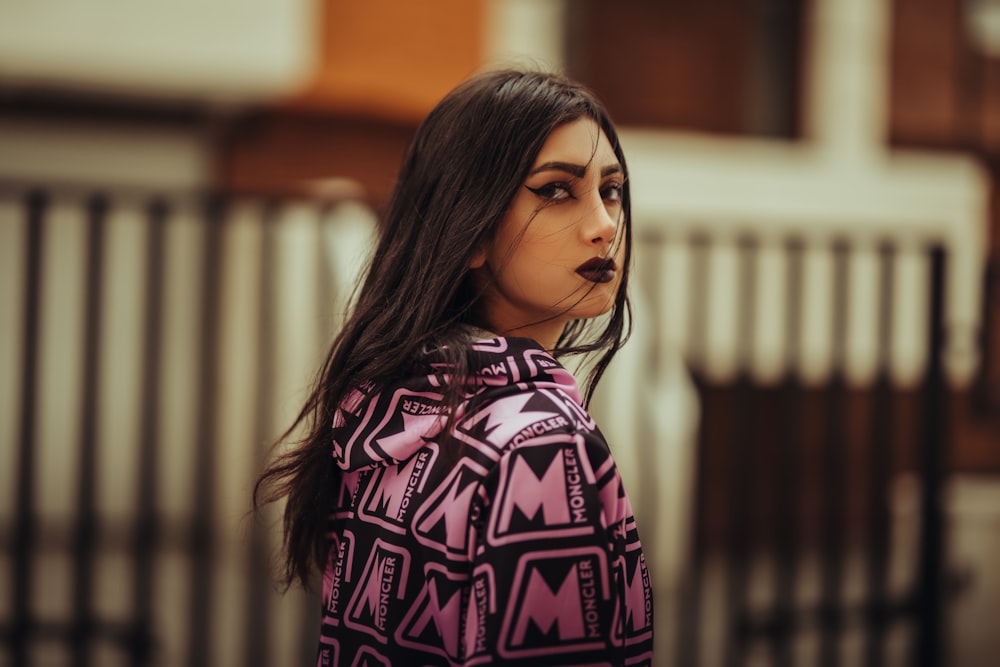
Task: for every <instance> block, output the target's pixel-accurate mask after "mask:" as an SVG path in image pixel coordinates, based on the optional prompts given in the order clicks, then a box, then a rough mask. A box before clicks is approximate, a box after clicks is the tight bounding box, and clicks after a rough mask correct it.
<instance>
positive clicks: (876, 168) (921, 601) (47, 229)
mask: <svg viewBox="0 0 1000 667" xmlns="http://www.w3.org/2000/svg"><path fill="white" fill-rule="evenodd" d="M498 64H522V65H524V64H530V65H537V66H541V67H546V68H552V69H557V70H561V71H564V72H567V73H569V74H570V75H572V76H574V77H576V78H578V79H580V80H582V81H583V82H585V83H586V84H588V85H589V86H591V87H592V88H593V89H594V90H595V91H597V93H598V94H599V96H600V97H601V98H602V99H603V100H604V101H605V102H606V104H607V106H608V107H609V108H610V110H611V113H612V115H613V117H614V118H615V119H616V122H617V123H618V125H619V127H620V128H621V131H622V132H621V133H622V140H623V143H624V145H625V150H626V155H627V157H628V160H629V167H630V170H631V181H632V192H633V200H634V226H635V233H636V256H637V259H636V264H635V272H634V274H633V275H635V276H636V278H635V280H634V290H633V296H634V299H635V301H636V304H637V307H636V318H635V335H634V337H633V340H632V342H631V343H630V345H629V346H627V347H626V350H625V351H624V352H623V353H622V354H621V355H620V357H619V358H618V360H616V363H615V365H614V366H613V368H612V369H611V370H610V371H609V375H608V377H607V379H606V380H605V382H604V384H603V385H602V388H601V391H600V392H599V396H598V397H597V399H596V404H595V406H594V412H595V413H596V415H597V416H598V421H599V422H600V423H601V424H602V426H603V427H604V430H605V431H606V433H607V435H608V437H609V440H610V441H611V442H612V447H613V450H614V452H615V455H616V458H617V460H618V462H619V465H620V467H621V470H622V474H623V476H624V477H625V481H626V486H627V488H628V489H629V493H630V496H631V497H632V500H633V504H634V506H635V508H636V513H637V517H638V520H639V526H640V530H641V534H642V538H643V542H644V544H645V547H646V550H647V558H648V560H649V564H650V568H651V576H652V581H653V584H654V587H655V590H656V601H657V609H656V611H657V615H656V637H657V657H656V664H657V665H664V666H666V665H824V666H827V665H962V666H969V667H980V666H983V665H989V664H996V662H995V661H996V660H997V658H996V656H997V655H1000V634H998V633H997V632H996V621H995V618H996V617H997V616H998V614H1000V572H998V568H997V564H998V563H1000V274H998V271H1000V207H998V205H997V201H998V198H997V195H998V186H1000V1H998V0H656V1H654V0H624V1H622V2H616V3H608V2H597V1H594V0H423V1H421V2H412V1H411V0H367V1H366V2H350V3H349V2H344V1H343V0H252V1H251V2H246V1H245V0H243V1H237V0H212V1H205V0H175V1H174V2H171V3H134V2H126V1H125V0H91V1H90V2H87V3H76V2H68V1H67V0H50V1H49V2H33V3H25V2H5V3H2V4H0V323H2V326H0V369H2V373H0V664H4V665H8V664H9V665H17V666H20V665H101V666H104V665H109V666H114V665H167V666H172V665H192V666H197V665H293V664H310V663H312V661H313V660H314V659H315V635H316V632H317V621H316V619H317V610H318V604H319V603H318V598H316V597H315V594H313V595H309V594H305V593H303V592H302V591H300V590H298V589H293V590H292V591H290V592H289V593H288V594H286V595H280V594H279V592H278V587H277V586H276V584H275V580H276V578H275V570H274V555H275V553H276V548H277V546H278V544H279V539H280V527H279V525H278V518H279V515H280V510H279V509H274V508H272V509H271V510H270V511H269V512H268V513H266V516H264V517H262V518H261V519H260V520H254V519H253V518H251V517H249V516H248V514H247V512H248V509H249V496H250V491H251V486H252V481H253V479H254V475H255V473H256V471H258V470H259V469H260V466H261V465H262V462H263V461H264V459H265V456H266V455H267V451H268V446H269V443H270V442H271V441H272V440H273V438H274V437H275V436H276V435H278V434H279V433H280V432H281V431H282V430H283V429H284V428H285V427H286V426H287V425H288V424H289V423H290V421H291V419H292V418H293V416H294V414H295V412H296V411H297V409H298V407H299V402H300V401H301V400H302V398H303V397H304V395H305V392H306V390H307V388H308V386H309V382H310V381H311V379H312V374H313V372H314V371H315V369H316V368H317V367H318V364H319V362H320V360H321V358H322V353H323V349H324V348H325V345H326V343H327V341H329V340H330V338H331V336H332V335H333V333H334V332H335V331H336V327H337V325H338V323H339V322H340V321H341V317H342V316H343V310H344V303H345V299H346V298H347V296H348V295H349V291H350V287H351V284H352V281H353V278H354V276H355V275H356V273H357V271H358V268H359V266H360V265H361V262H362V261H363V259H364V257H365V254H366V252H367V251H368V249H369V247H370V243H371V239H372V236H373V234H374V231H375V229H376V227H377V220H378V214H379V211H380V210H381V209H382V207H383V206H384V204H385V202H386V200H387V198H388V196H389V193H390V191H391V188H392V185H393V181H394V177H395V173H396V170H397V168H398V163H399V160H400V158H401V156H402V153H403V150H404V149H405V147H406V145H407V143H408V141H409V139H410V137H411V136H412V134H413V132H414V130H415V128H416V125H417V123H418V122H419V121H420V119H421V118H422V117H423V115H424V114H425V113H426V112H427V111H428V110H429V109H430V108H431V106H432V105H433V104H434V103H435V102H436V101H437V100H438V99H439V98H440V97H441V96H442V95H443V94H444V93H445V92H447V91H448V90H449V89H450V88H452V87H453V86H454V85H456V84H457V83H458V82H460V81H461V80H463V79H464V78H466V77H467V76H468V75H470V74H472V73H474V72H476V71H478V70H480V69H482V68H484V67H488V66H494V65H498Z"/></svg>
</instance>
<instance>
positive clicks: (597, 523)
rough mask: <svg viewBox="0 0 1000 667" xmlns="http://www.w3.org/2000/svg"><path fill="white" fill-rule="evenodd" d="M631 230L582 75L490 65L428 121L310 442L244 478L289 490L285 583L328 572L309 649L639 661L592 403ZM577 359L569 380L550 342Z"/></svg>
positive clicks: (628, 577) (628, 553)
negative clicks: (584, 368)
mask: <svg viewBox="0 0 1000 667" xmlns="http://www.w3.org/2000/svg"><path fill="white" fill-rule="evenodd" d="M630 235H631V219H630V213H629V189H628V171H627V169H626V166H625V158H624V155H623V154H622V150H621V147H620V145H619V142H618V137H617V135H616V133H615V130H614V127H613V126H612V124H611V120H610V118H609V116H608V114H607V112H606V111H605V109H604V108H603V106H602V105H601V104H600V102H598V101H597V100H596V99H595V98H594V96H593V95H592V94H591V93H590V92H589V91H587V90H586V89H585V88H583V87H581V86H579V85H578V84H576V83H573V82H571V81H568V80H566V79H564V78H562V77H559V76H556V75H552V74H545V73H539V72H526V71H497V72H489V73H485V74H482V75H479V76H476V77H473V78H472V79H470V80H469V81H467V82H465V83H464V84H462V85H460V86H459V87H458V88H456V89H455V90H454V91H452V92H451V93H449V94H448V95H447V96H446V97H445V98H444V99H443V100H442V101H441V102H440V103H439V104H438V105H437V107H435V108H434V110H432V111H431V113H430V114H429V115H428V117H427V118H426V120H425V121H424V122H423V123H422V125H421V126H420V128H419V129H418V131H417V135H416V138H415V139H414V141H413V144H412V146H411V147H410V149H409V152H408V154H407V156H406V158H405V160H404V163H403V166H402V170H401V172H400V175H399V181H398V183H397V186H396V189H395V192H394V195H393V197H392V200H391V203H390V205H389V208H388V211H387V213H386V217H385V221H384V225H383V228H382V232H381V239H380V241H379V244H378V247H377V249H376V250H375V253H374V256H373V258H372V261H371V266H370V268H369V269H368V272H367V275H366V276H365V278H364V281H363V283H362V285H361V287H360V288H359V291H358V293H357V296H356V302H355V304H354V307H353V309H352V314H351V315H350V317H349V319H348V320H347V322H346V324H345V326H344V327H343V329H342V331H341V332H340V334H339V335H338V336H337V338H336V340H335V341H334V343H333V345H332V347H331V349H330V351H329V354H328V356H327V359H326V362H325V364H324V366H323V368H322V370H321V373H320V376H319V380H318V383H317V386H316V388H315V390H314V392H313V394H312V396H311V397H310V399H309V400H308V402H307V403H306V405H305V407H304V408H303V410H302V412H301V414H300V415H299V418H298V420H297V422H296V424H295V426H294V427H293V428H297V427H303V428H304V429H305V433H306V435H305V437H304V439H302V440H301V441H300V442H299V443H298V444H297V445H296V446H295V447H294V448H292V449H291V450H290V451H289V452H288V453H286V454H285V455H283V456H282V457H279V458H278V459H276V460H275V461H274V462H273V463H272V464H271V465H270V467H269V468H268V469H267V470H265V471H264V473H263V474H262V476H261V478H260V479H259V480H258V486H257V489H256V493H255V502H256V503H257V504H258V505H259V504H261V503H262V502H266V501H270V500H275V499H279V498H285V499H286V500H287V505H286V509H285V544H286V566H287V571H286V575H287V580H288V582H289V583H291V581H293V580H295V579H299V580H301V581H302V582H303V583H307V582H308V580H309V578H310V576H311V574H312V573H313V572H314V571H317V570H320V571H322V572H323V589H322V599H323V621H322V630H321V639H320V646H319V659H318V664H320V665H355V664H373V665H374V664H387V665H389V664H391V665H431V664H440V665H475V664H487V663H488V664H502V663H507V662H517V663H518V664H538V665H546V666H549V665H580V664H614V665H625V664H629V665H633V664H636V665H638V664H648V663H649V662H650V661H651V659H652V658H651V656H652V622H653V620H652V599H651V593H650V586H649V578H648V575H647V572H646V566H645V562H644V560H643V555H642V549H641V546H640V543H639V538H638V535H637V532H636V527H635V521H634V519H633V516H632V511H631V506H630V504H629V500H628V497H627V496H626V494H625V491H624V490H623V489H622V485H621V479H620V477H619V475H618V472H617V469H616V467H615V464H614V461H613V459H612V457H611V452H610V451H609V449H608V445H607V443H606V442H605V441H604V438H603V436H602V435H601V433H600V431H599V430H598V428H597V426H596V424H594V422H593V420H592V419H591V418H590V416H589V415H588V413H587V411H586V405H587V403H588V401H589V398H590V395H591V393H592V391H593V388H594V385H595V384H596V382H597V381H598V380H599V379H600V377H601V374H602V373H603V371H604V369H605V367H606V366H607V364H608V362H609V361H610V360H611V358H612V356H613V355H614V354H615V352H616V351H617V350H618V349H619V347H620V346H621V344H622V342H623V341H624V339H625V338H626V336H627V332H626V329H627V322H628V316H629V305H628V299H627V296H626V286H627V279H628V269H629V258H630V242H631V238H630ZM595 318H596V319H595ZM588 353H594V354H593V355H592V356H596V357H597V358H596V361H594V363H592V364H591V365H590V368H591V370H590V372H589V374H588V377H587V382H586V385H585V386H586V391H585V392H584V394H583V396H581V392H580V391H579V389H578V387H577V383H576V381H575V380H574V378H573V376H572V375H571V374H570V373H569V372H568V371H567V370H565V369H564V368H563V366H562V365H560V363H559V362H558V361H557V360H556V359H557V358H560V357H564V356H566V355H573V354H588ZM365 660H367V661H368V662H367V663H366V662H365Z"/></svg>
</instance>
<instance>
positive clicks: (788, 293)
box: [773, 238, 805, 667]
mask: <svg viewBox="0 0 1000 667" xmlns="http://www.w3.org/2000/svg"><path fill="white" fill-rule="evenodd" d="M784 247H785V256H786V257H787V264H786V267H787V268H786V273H785V285H786V289H785V295H784V297H785V332H784V337H785V346H784V347H785V360H784V368H785V370H784V376H783V379H782V383H781V388H780V398H779V404H780V405H781V411H780V414H781V415H782V416H783V418H782V420H781V430H780V431H779V432H778V443H777V450H778V453H777V461H776V470H775V479H776V484H777V489H776V494H775V503H776V508H775V515H776V518H777V525H778V526H779V529H778V531H777V533H776V535H775V547H776V548H775V551H776V553H775V560H774V563H775V568H776V572H775V577H774V581H775V591H774V607H775V609H776V613H775V618H774V623H775V631H776V637H775V642H774V644H773V648H774V652H773V658H774V663H775V665H777V666H778V667H791V665H792V664H793V663H792V639H793V637H794V630H795V618H796V614H795V613H794V605H795V582H796V578H797V576H798V557H799V556H798V554H799V520H800V518H799V513H798V511H797V510H798V507H799V492H800V485H799V474H800V471H799V465H800V460H801V457H800V454H799V448H800V446H801V443H800V440H799V429H800V427H801V419H800V411H801V409H802V401H801V397H802V385H801V382H800V381H799V372H798V367H799V363H800V361H799V354H800V353H801V345H802V307H803V303H802V297H803V292H802V272H803V253H804V251H805V246H804V244H803V242H802V240H801V239H797V238H791V239H788V240H787V241H786V242H785V245H784Z"/></svg>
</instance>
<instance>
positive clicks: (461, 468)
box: [413, 459, 487, 558]
mask: <svg viewBox="0 0 1000 667" xmlns="http://www.w3.org/2000/svg"><path fill="white" fill-rule="evenodd" d="M486 473H487V471H486V469H485V468H483V467H482V466H480V465H479V464H477V463H474V462H472V461H470V460H469V459H463V460H462V461H461V462H460V463H459V464H458V465H457V466H456V467H455V469H454V470H453V471H452V472H451V474H450V475H448V478H447V479H445V481H444V483H442V484H441V485H439V486H438V487H437V488H436V489H435V490H434V491H433V492H432V493H431V494H430V495H429V496H428V497H427V500H426V501H424V503H423V504H422V505H421V506H420V509H419V510H417V514H416V515H415V516H414V520H413V526H414V535H415V536H416V538H417V541H418V542H420V543H421V544H424V545H426V546H430V547H434V548H436V549H438V550H440V551H441V552H442V553H444V554H445V555H446V556H448V557H450V558H463V557H465V556H467V555H468V550H469V536H470V533H471V532H472V531H473V527H472V525H471V523H470V521H469V509H470V506H471V505H472V501H473V497H474V494H475V492H476V489H477V488H478V487H479V482H480V480H482V478H483V477H484V476H485V475H486Z"/></svg>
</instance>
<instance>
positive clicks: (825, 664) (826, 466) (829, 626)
mask: <svg viewBox="0 0 1000 667" xmlns="http://www.w3.org/2000/svg"><path fill="white" fill-rule="evenodd" d="M832 250H833V259H834V271H833V321H832V328H833V339H832V342H833V353H832V359H831V375H830V381H829V386H828V389H827V429H826V434H827V437H826V441H825V443H824V449H823V472H824V475H825V478H824V484H823V485H822V486H823V495H822V500H821V503H822V504H821V507H822V510H821V514H820V516H821V521H822V524H823V530H822V533H821V534H822V537H821V540H822V542H821V543H822V549H821V551H822V554H821V575H820V579H821V581H820V609H819V612H820V620H821V634H820V665H821V667H833V666H834V665H836V664H837V663H838V662H839V661H840V637H841V629H842V625H843V623H842V612H841V609H840V602H841V586H842V583H843V568H844V563H843V560H844V529H845V526H844V524H845V515H846V512H845V508H844V503H845V502H846V497H847V494H846V492H845V485H846V461H845V459H846V452H845V449H846V441H847V438H846V433H845V420H846V414H845V393H846V381H845V373H844V365H845V362H846V344H845V339H846V330H847V326H846V322H847V292H848V285H847V279H848V273H847V260H848V253H849V251H850V248H849V246H848V245H847V243H846V242H845V241H841V240H837V241H835V242H834V243H833V248H832Z"/></svg>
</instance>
